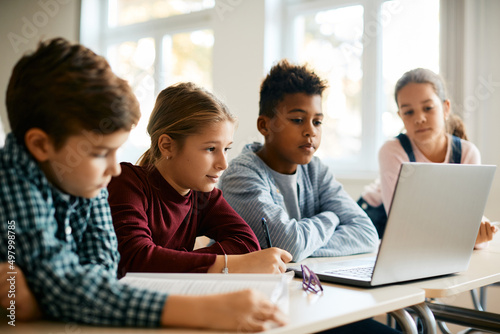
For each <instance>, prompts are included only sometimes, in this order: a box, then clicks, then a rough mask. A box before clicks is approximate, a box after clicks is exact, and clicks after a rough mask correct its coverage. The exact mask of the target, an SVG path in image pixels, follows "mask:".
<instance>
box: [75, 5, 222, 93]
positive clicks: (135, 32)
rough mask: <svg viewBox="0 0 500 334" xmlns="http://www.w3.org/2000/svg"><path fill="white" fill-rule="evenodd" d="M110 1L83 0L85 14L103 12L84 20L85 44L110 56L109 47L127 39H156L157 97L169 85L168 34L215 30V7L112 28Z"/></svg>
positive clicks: (155, 91)
mask: <svg viewBox="0 0 500 334" xmlns="http://www.w3.org/2000/svg"><path fill="white" fill-rule="evenodd" d="M109 1H110V0H104V1H99V0H85V1H82V13H81V16H82V17H91V16H89V15H91V13H96V12H97V13H99V15H98V18H97V19H96V21H95V22H94V24H95V25H97V27H95V26H93V25H92V23H90V22H89V23H88V24H86V23H85V22H83V20H82V24H81V30H82V32H81V39H82V42H83V43H84V44H85V45H88V46H89V47H91V48H94V50H96V52H99V53H100V54H102V55H105V56H107V51H108V48H109V47H110V46H112V45H116V44H120V43H123V42H127V41H138V40H140V39H141V38H148V37H149V38H153V39H154V42H155V52H156V54H155V61H154V68H155V71H154V75H153V77H154V80H155V83H156V84H155V89H154V96H157V95H158V94H159V93H160V91H161V90H162V89H163V88H164V87H165V86H166V78H165V76H164V75H161V74H162V73H164V71H165V64H164V62H163V56H164V55H163V51H164V37H165V36H166V35H170V36H172V35H175V34H178V33H189V32H192V31H196V30H204V29H211V30H213V29H214V27H213V15H214V8H209V9H204V10H201V11H196V12H192V13H187V14H179V15H174V16H170V17H165V18H158V19H153V20H148V21H144V22H138V23H133V24H129V25H123V26H118V25H117V26H114V27H110V26H109V25H108V8H109Z"/></svg>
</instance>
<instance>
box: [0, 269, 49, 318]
mask: <svg viewBox="0 0 500 334" xmlns="http://www.w3.org/2000/svg"><path fill="white" fill-rule="evenodd" d="M11 272H15V273H16V274H14V275H12V274H9V273H11ZM12 282H13V283H14V286H15V288H14V290H12V289H11V285H12V284H11V283H12ZM12 301H14V302H15V304H14V305H15V312H16V313H15V314H16V319H18V320H21V321H28V320H36V319H39V318H41V316H42V313H41V312H40V308H39V307H38V303H37V302H36V300H35V297H34V296H33V293H32V292H31V290H30V289H29V287H28V284H27V283H26V279H25V278H24V274H23V272H22V270H21V268H19V267H16V268H15V269H14V270H11V269H9V264H8V263H7V262H3V263H0V306H1V307H2V308H4V309H8V308H9V307H10V305H11V302H12Z"/></svg>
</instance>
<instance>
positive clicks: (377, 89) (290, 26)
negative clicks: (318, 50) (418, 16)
mask: <svg viewBox="0 0 500 334" xmlns="http://www.w3.org/2000/svg"><path fill="white" fill-rule="evenodd" d="M385 1H386V0H358V1H356V0H288V2H287V3H286V6H285V15H284V24H283V31H285V32H286V31H295V27H294V20H295V19H296V18H297V17H299V16H302V15H304V14H311V13H316V12H319V11H324V10H331V9H336V8H341V7H347V6H354V5H362V6H363V8H364V15H363V20H364V22H363V37H362V42H363V55H362V70H363V79H362V85H361V87H362V88H361V120H362V121H361V129H362V130H361V150H360V152H359V154H357V155H356V156H354V157H353V158H352V159H335V160H333V158H332V159H324V160H325V162H326V163H327V164H329V165H332V167H334V170H335V171H336V175H337V176H341V177H342V178H367V179H370V178H375V177H376V176H377V175H378V150H379V148H380V147H381V146H382V144H383V143H384V141H385V138H384V135H383V131H382V114H383V110H384V109H385V100H384V95H383V72H382V32H381V31H382V21H381V11H382V4H383V3H384V2H385ZM368 29H370V30H368ZM294 35H295V34H284V40H283V46H282V47H283V55H284V56H285V57H286V58H289V59H293V60H297V59H298V57H297V54H296V53H295V51H294V50H296V45H295V40H296V39H294V38H293V36H294ZM325 144H326V143H324V142H323V145H325Z"/></svg>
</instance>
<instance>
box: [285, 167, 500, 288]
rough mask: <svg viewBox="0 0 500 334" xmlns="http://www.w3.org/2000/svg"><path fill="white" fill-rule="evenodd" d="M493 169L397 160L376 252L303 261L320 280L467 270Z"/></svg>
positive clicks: (366, 280) (392, 278)
mask: <svg viewBox="0 0 500 334" xmlns="http://www.w3.org/2000/svg"><path fill="white" fill-rule="evenodd" d="M495 169H496V166H489V165H461V164H437V163H410V162H408V163H403V164H402V166H401V169H400V171H399V176H398V181H397V185H396V189H395V191H394V195H393V199H392V205H391V208H390V212H389V214H388V219H387V225H386V229H385V233H384V237H383V238H382V240H381V243H380V247H379V250H378V254H377V256H375V257H370V258H359V259H352V260H345V261H338V262H333V261H329V262H322V263H321V262H319V263H313V264H307V266H308V267H309V268H310V269H311V270H313V271H314V272H315V273H316V275H317V276H318V277H319V279H320V280H321V281H324V282H332V283H341V284H349V285H355V286H363V287H373V286H380V285H385V284H390V283H396V282H404V281H410V280H417V279H423V278H429V277H435V276H442V275H448V274H453V273H457V272H461V271H465V270H467V268H468V266H469V262H470V258H471V256H472V251H473V249H474V244H475V241H476V237H477V233H478V231H479V226H480V222H481V218H482V215H483V212H484V209H485V206H486V201H487V199H488V194H489V192H490V188H491V184H492V182H493V177H494V174H495ZM291 269H292V270H294V271H295V273H296V274H297V275H298V276H301V274H302V273H301V271H300V266H295V267H292V268H291Z"/></svg>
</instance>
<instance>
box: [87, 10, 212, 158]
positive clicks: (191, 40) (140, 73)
mask: <svg viewBox="0 0 500 334" xmlns="http://www.w3.org/2000/svg"><path fill="white" fill-rule="evenodd" d="M88 3H90V1H87V4H85V5H88ZM95 4H97V5H95V6H98V7H99V8H98V12H99V13H100V15H101V17H100V20H99V21H100V22H101V23H100V24H101V26H102V29H101V32H100V33H99V34H98V37H97V38H98V41H97V43H96V44H97V45H99V47H98V48H97V49H98V50H99V52H100V53H101V54H103V55H104V56H105V57H106V59H107V60H108V62H109V63H110V65H111V67H112V69H113V71H114V72H115V73H116V74H117V75H118V76H120V77H122V78H124V79H126V80H127V81H128V82H129V84H130V85H131V86H132V89H133V90H134V93H135V94H136V96H137V98H138V100H139V103H140V106H141V113H142V116H141V120H140V121H139V124H138V125H137V127H136V128H134V129H133V130H132V131H131V133H130V137H129V139H128V141H127V142H126V143H125V144H124V145H123V146H122V147H121V149H120V151H119V153H118V159H119V161H128V162H132V163H135V162H136V161H137V160H138V159H139V157H140V156H141V155H142V153H144V152H145V151H146V149H147V148H149V146H150V139H149V135H148V134H147V130H146V127H147V123H148V120H149V115H150V114H151V111H152V109H153V106H154V102H155V99H156V96H157V95H158V93H159V92H160V91H161V90H162V89H164V88H165V87H167V86H169V85H171V84H174V83H176V82H180V81H192V82H194V83H196V84H198V85H200V86H202V87H205V88H207V89H209V90H210V89H211V88H212V48H213V44H214V34H213V30H212V28H211V16H210V14H208V13H207V12H210V11H211V10H210V9H211V8H213V7H214V6H215V0H189V1H186V0H183V1H180V0H170V1H165V0H108V1H101V2H99V1H98V2H95ZM82 8H83V9H82V20H85V19H90V16H92V15H95V14H94V13H95V12H90V13H87V14H86V11H85V7H82ZM89 11H90V10H89ZM88 44H89V43H87V45H88Z"/></svg>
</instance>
